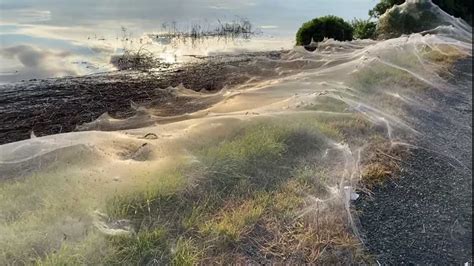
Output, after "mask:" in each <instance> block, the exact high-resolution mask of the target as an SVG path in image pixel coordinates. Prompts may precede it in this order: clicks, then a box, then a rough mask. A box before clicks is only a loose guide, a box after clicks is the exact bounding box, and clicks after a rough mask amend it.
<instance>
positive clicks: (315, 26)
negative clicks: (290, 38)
mask: <svg viewBox="0 0 474 266" xmlns="http://www.w3.org/2000/svg"><path fill="white" fill-rule="evenodd" d="M352 32H353V29H352V26H351V25H350V24H349V23H347V22H345V21H344V20H343V19H342V18H339V17H336V16H325V17H320V18H315V19H313V20H311V21H308V22H306V23H304V24H303V25H302V26H301V27H300V29H299V30H298V32H297V33H296V44H297V45H308V44H310V43H311V40H314V41H315V42H320V41H322V40H323V39H324V38H333V39H335V40H338V41H350V40H352Z"/></svg>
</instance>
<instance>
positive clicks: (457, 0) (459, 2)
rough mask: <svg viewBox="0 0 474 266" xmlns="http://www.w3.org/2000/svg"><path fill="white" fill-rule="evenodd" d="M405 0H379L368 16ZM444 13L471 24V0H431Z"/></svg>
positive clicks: (374, 15) (377, 15)
mask: <svg viewBox="0 0 474 266" xmlns="http://www.w3.org/2000/svg"><path fill="white" fill-rule="evenodd" d="M404 2H405V0H380V2H379V3H378V4H377V5H375V7H374V8H372V9H371V10H369V16H371V17H372V18H379V17H380V16H381V15H383V14H384V13H385V12H386V11H387V10H388V9H389V8H391V7H392V6H394V5H400V4H403V3H404ZM433 3H434V4H435V5H437V6H439V7H440V8H441V9H442V10H444V11H445V12H446V13H448V14H450V15H452V16H455V17H458V18H462V19H464V20H465V21H466V22H468V23H469V24H470V25H472V1H471V0H433Z"/></svg>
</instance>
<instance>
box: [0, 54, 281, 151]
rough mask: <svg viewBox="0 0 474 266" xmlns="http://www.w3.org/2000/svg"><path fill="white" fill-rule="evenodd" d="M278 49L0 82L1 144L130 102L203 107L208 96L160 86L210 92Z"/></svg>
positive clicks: (168, 109)
mask: <svg viewBox="0 0 474 266" xmlns="http://www.w3.org/2000/svg"><path fill="white" fill-rule="evenodd" d="M281 53H282V52H266V53H250V54H242V55H239V56H220V57H212V58H211V57H207V58H198V59H199V60H200V61H198V62H197V63H193V64H188V65H184V66H178V67H169V68H167V69H163V70H160V71H154V72H138V71H117V72H112V73H102V74H94V75H89V76H82V77H65V78H58V79H45V80H30V81H25V82H20V83H14V84H5V85H0V95H1V96H2V97H0V144H4V143H9V142H14V141H19V140H23V139H27V138H29V137H30V135H31V132H34V134H35V135H36V136H44V135H51V134H57V133H64V132H70V131H74V130H75V129H76V126H77V125H81V124H83V123H87V122H91V121H93V120H95V119H96V118H98V117H99V116H100V115H102V114H104V113H105V112H108V113H109V114H110V115H111V116H112V117H115V118H126V117H129V116H132V115H133V114H134V113H135V110H134V109H133V108H132V107H131V102H133V103H135V104H137V105H141V106H146V107H150V108H154V109H155V114H157V115H162V116H170V115H179V114H184V113H188V112H193V111H197V110H199V109H203V108H205V107H207V106H208V105H210V104H212V102H209V101H207V102H200V101H195V100H194V98H193V97H184V96H183V97H177V96H175V95H173V94H172V93H170V92H169V91H166V90H163V89H165V88H167V87H170V86H173V87H175V86H178V85H179V84H183V85H184V86H185V87H186V88H188V89H191V90H194V91H201V92H204V93H213V92H216V91H218V90H220V89H222V88H223V87H224V86H226V85H227V86H232V85H233V84H238V83H243V82H245V81H247V80H249V79H250V77H245V76H242V75H234V72H233V70H232V69H235V68H238V67H239V66H241V65H242V64H248V63H249V62H250V61H251V60H252V58H255V57H257V56H265V57H269V58H275V59H277V58H279V57H280V54H281Z"/></svg>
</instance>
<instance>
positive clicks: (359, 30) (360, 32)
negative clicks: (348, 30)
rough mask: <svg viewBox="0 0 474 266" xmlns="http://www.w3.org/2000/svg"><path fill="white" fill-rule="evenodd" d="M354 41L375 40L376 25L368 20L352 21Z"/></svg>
mask: <svg viewBox="0 0 474 266" xmlns="http://www.w3.org/2000/svg"><path fill="white" fill-rule="evenodd" d="M351 24H352V28H353V29H354V38H355V39H375V30H376V27H377V24H376V23H375V22H373V21H370V20H368V19H367V20H364V19H354V20H353V21H352V22H351Z"/></svg>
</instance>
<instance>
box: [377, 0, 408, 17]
mask: <svg viewBox="0 0 474 266" xmlns="http://www.w3.org/2000/svg"><path fill="white" fill-rule="evenodd" d="M403 3H405V0H381V1H380V2H379V3H378V4H376V5H375V7H374V8H372V9H371V10H369V16H371V17H372V18H379V17H380V16H382V15H383V14H385V11H387V10H388V9H390V8H391V7H392V6H394V5H401V4H403Z"/></svg>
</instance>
